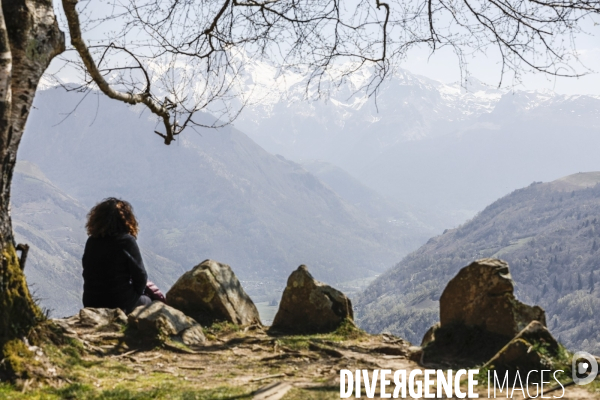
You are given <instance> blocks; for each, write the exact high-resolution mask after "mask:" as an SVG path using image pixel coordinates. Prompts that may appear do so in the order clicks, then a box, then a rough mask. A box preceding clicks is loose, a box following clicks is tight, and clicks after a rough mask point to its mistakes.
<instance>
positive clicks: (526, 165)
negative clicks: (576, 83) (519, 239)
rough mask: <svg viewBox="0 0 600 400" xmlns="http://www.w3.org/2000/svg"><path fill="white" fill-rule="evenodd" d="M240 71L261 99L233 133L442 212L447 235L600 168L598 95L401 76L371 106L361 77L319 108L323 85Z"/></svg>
mask: <svg viewBox="0 0 600 400" xmlns="http://www.w3.org/2000/svg"><path fill="white" fill-rule="evenodd" d="M244 73H245V74H247V76H248V78H247V82H245V84H246V87H245V88H246V89H245V90H247V92H248V93H250V92H252V93H253V98H255V99H256V101H255V102H254V103H251V104H249V105H248V106H247V107H246V108H245V109H244V110H243V112H242V114H241V115H240V117H239V118H238V119H237V120H236V121H235V125H236V127H238V128H239V129H241V130H243V131H244V132H247V133H248V135H249V136H250V137H252V138H253V139H254V140H255V141H257V142H258V143H259V144H260V145H261V146H263V147H264V148H265V149H267V150H268V151H270V152H272V153H279V154H282V155H284V156H285V157H287V158H290V159H292V160H297V161H305V160H311V159H319V160H322V161H326V162H329V163H332V164H335V165H337V166H339V167H341V168H343V169H345V170H347V171H348V172H350V173H351V174H352V175H353V176H355V177H356V178H358V179H359V180H360V181H362V183H364V184H366V185H367V186H369V187H371V188H372V189H374V190H376V191H378V192H379V193H382V194H384V195H386V196H388V197H390V198H392V199H396V200H398V201H402V202H404V203H406V204H409V205H413V206H418V207H422V208H424V209H425V210H427V211H434V210H435V211H436V212H441V213H442V214H443V215H445V216H446V217H445V218H442V219H441V220H440V225H439V226H438V228H439V229H442V228H444V227H449V226H455V225H456V224H458V223H461V222H463V221H464V220H465V219H466V218H470V217H472V216H473V215H474V214H475V213H476V212H477V211H478V210H480V209H482V208H483V207H484V206H485V205H486V204H488V203H490V202H492V201H494V200H495V199H496V198H498V197H500V196H501V195H502V194H504V193H506V192H508V191H511V190H514V189H516V188H518V187H522V186H525V185H527V184H529V183H531V182H532V181H540V180H544V181H546V180H553V179H556V178H558V177H560V176H564V175H568V174H571V173H574V172H579V171H589V170H598V169H600V159H599V158H598V157H597V156H596V154H595V151H594V150H593V149H596V148H598V147H599V145H600V96H596V97H594V96H573V95H571V96H566V95H560V94H556V93H554V92H551V91H515V90H506V89H497V88H493V87H490V86H487V85H485V84H483V83H481V82H479V81H477V80H475V79H471V80H469V81H468V82H467V84H466V85H461V84H459V83H455V84H444V83H442V82H438V81H435V80H432V79H429V78H426V77H423V76H420V75H416V74H413V73H411V72H409V71H406V70H400V71H398V72H397V73H395V74H394V75H393V76H392V77H390V79H388V80H386V81H384V82H383V83H382V84H381V86H380V87H379V90H378V92H377V95H376V96H371V97H369V96H368V93H367V92H365V91H364V90H361V88H362V87H363V86H364V85H365V83H366V82H369V80H370V75H369V71H368V70H363V71H362V72H360V73H359V74H357V75H356V76H352V77H351V78H350V79H348V80H346V81H345V82H343V83H342V84H341V85H340V87H339V88H338V90H336V91H332V92H330V96H329V97H328V98H325V99H315V98H316V97H317V89H316V86H315V85H316V84H315V83H312V84H311V85H307V79H306V78H304V79H302V78H301V77H300V75H294V74H289V75H285V74H282V75H277V73H276V71H275V70H274V69H272V68H270V67H269V66H268V65H266V64H261V63H257V62H254V63H253V62H250V61H249V62H248V63H247V64H246V65H245V72H244ZM331 79H332V80H330V81H326V82H321V84H322V86H323V87H325V88H330V87H332V86H333V85H334V81H333V79H335V77H332V78H331ZM255 94H256V97H254V95H255ZM261 95H262V96H263V97H261ZM306 99H308V101H306ZM311 99H312V100H311ZM301 100H304V101H301Z"/></svg>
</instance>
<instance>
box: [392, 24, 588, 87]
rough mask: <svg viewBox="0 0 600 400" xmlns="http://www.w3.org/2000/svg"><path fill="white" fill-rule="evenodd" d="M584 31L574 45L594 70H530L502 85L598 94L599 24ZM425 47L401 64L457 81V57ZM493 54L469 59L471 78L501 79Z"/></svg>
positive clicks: (430, 76) (436, 78) (413, 69)
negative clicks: (566, 73) (566, 74)
mask: <svg viewBox="0 0 600 400" xmlns="http://www.w3.org/2000/svg"><path fill="white" fill-rule="evenodd" d="M586 29H587V31H588V33H590V34H591V35H594V36H590V35H580V37H579V38H578V40H577V42H576V43H577V48H578V50H579V54H580V60H581V61H582V63H583V64H584V65H585V66H586V67H588V68H589V69H591V70H593V71H597V72H596V73H592V74H589V75H587V76H584V77H580V78H554V77H551V76H548V75H544V74H541V73H529V74H525V75H524V76H523V77H522V81H523V84H519V83H518V82H516V81H514V79H513V76H512V75H507V76H505V78H504V83H503V86H506V85H508V86H511V85H515V88H516V89H517V90H539V89H550V90H554V91H556V92H558V93H563V94H592V95H600V24H593V23H590V24H588V26H587V28H586ZM429 56H430V54H429V52H428V51H426V50H425V49H422V50H415V51H413V52H412V53H410V55H409V57H408V59H407V60H406V62H405V63H404V64H403V67H404V68H405V69H407V70H409V71H411V72H414V73H418V74H419V75H424V76H427V77H429V78H432V79H435V80H439V81H442V82H444V83H452V82H457V81H459V80H460V70H459V67H458V62H457V60H456V56H454V54H453V53H452V51H451V50H449V49H447V50H446V49H444V50H441V51H439V52H437V53H436V54H434V55H433V56H431V57H429ZM498 61H499V60H498V58H497V57H494V54H491V55H490V56H484V55H479V56H477V57H476V58H475V59H472V60H471V61H470V62H469V69H470V73H471V75H472V76H473V77H475V78H477V79H479V80H481V81H483V82H485V83H487V84H490V85H493V86H497V85H498V83H499V80H500V64H499V63H498Z"/></svg>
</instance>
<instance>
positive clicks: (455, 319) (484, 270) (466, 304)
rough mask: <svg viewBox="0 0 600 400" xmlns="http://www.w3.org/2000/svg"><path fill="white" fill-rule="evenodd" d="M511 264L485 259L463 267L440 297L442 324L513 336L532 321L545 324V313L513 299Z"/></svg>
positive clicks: (538, 308)
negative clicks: (509, 265)
mask: <svg viewBox="0 0 600 400" xmlns="http://www.w3.org/2000/svg"><path fill="white" fill-rule="evenodd" d="M513 292H514V284H513V281H512V277H511V275H510V272H509V269H508V264H507V263H506V262H504V261H502V260H497V259H491V258H484V259H481V260H477V261H474V262H473V263H471V264H470V265H468V266H466V267H464V268H463V269H461V270H460V272H459V273H458V274H457V275H456V276H455V277H454V278H453V279H452V280H451V281H450V282H448V285H447V286H446V289H444V292H443V293H442V296H441V297H440V325H441V326H442V327H443V326H448V325H453V324H462V325H466V326H470V327H480V328H482V329H483V330H484V331H487V332H490V333H495V334H499V335H503V336H506V337H508V338H512V337H514V336H515V335H516V334H518V333H519V332H520V331H521V330H522V329H523V328H525V327H526V326H527V325H528V324H529V323H530V322H532V321H539V322H541V323H542V324H543V325H546V316H545V313H544V310H542V309H541V308H540V307H537V306H534V307H531V306H528V305H526V304H523V303H521V302H520V301H518V300H517V299H516V298H515V296H514V293H513Z"/></svg>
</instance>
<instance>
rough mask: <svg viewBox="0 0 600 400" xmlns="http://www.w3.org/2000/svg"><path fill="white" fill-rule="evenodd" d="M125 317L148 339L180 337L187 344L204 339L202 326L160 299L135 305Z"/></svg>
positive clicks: (198, 342) (130, 324)
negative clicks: (146, 303) (143, 304)
mask: <svg viewBox="0 0 600 400" xmlns="http://www.w3.org/2000/svg"><path fill="white" fill-rule="evenodd" d="M127 319H128V324H129V326H130V327H131V328H133V329H135V330H136V331H137V333H138V335H140V336H142V337H146V338H148V339H153V340H154V339H157V340H160V341H165V340H168V339H181V341H183V342H184V343H185V344H187V345H194V344H200V343H203V342H204V340H205V339H204V333H203V332H202V327H201V326H200V325H199V324H198V323H197V322H196V321H195V320H194V319H192V318H190V317H188V316H187V315H185V314H184V313H182V312H181V311H179V310H176V309H175V308H173V307H169V306H168V305H166V304H165V303H163V302H160V301H153V302H152V303H150V304H148V305H146V306H141V307H137V308H136V309H135V310H133V311H132V312H131V314H129V315H128V316H127Z"/></svg>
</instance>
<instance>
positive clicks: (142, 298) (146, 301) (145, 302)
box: [127, 294, 152, 314]
mask: <svg viewBox="0 0 600 400" xmlns="http://www.w3.org/2000/svg"><path fill="white" fill-rule="evenodd" d="M151 303H152V299H151V298H150V297H148V296H146V295H145V294H143V295H141V296H140V298H139V299H138V300H137V301H136V302H135V304H134V305H133V307H131V309H130V310H127V314H129V313H130V312H132V311H133V310H134V309H136V308H138V307H139V306H147V305H148V304H151Z"/></svg>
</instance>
